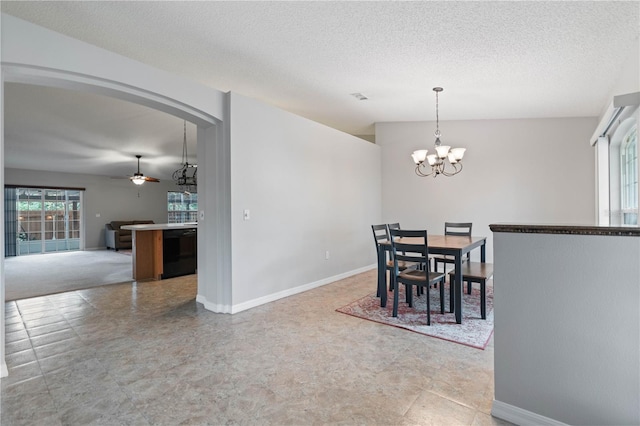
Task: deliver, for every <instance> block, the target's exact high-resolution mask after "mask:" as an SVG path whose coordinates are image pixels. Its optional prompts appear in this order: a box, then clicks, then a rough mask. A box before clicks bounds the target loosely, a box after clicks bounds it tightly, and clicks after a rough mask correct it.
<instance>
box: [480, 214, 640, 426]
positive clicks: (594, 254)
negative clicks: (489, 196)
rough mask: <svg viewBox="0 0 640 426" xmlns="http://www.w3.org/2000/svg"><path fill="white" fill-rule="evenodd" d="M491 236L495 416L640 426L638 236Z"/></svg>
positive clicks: (498, 230)
mask: <svg viewBox="0 0 640 426" xmlns="http://www.w3.org/2000/svg"><path fill="white" fill-rule="evenodd" d="M490 228H491V230H492V231H493V233H494V309H495V311H494V312H495V360H494V368H495V400H494V403H493V409H492V414H493V415H494V416H496V417H499V418H502V419H505V420H509V421H511V422H514V423H517V424H564V423H566V424H581V425H604V424H640V404H639V403H638V402H639V401H640V228H638V227H602V226H576V225H491V226H490Z"/></svg>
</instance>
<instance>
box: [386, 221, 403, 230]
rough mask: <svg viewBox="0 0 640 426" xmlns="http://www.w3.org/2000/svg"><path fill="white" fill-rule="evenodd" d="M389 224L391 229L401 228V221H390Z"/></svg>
mask: <svg viewBox="0 0 640 426" xmlns="http://www.w3.org/2000/svg"><path fill="white" fill-rule="evenodd" d="M387 226H388V227H389V229H400V223H399V222H396V223H390V224H388V225H387Z"/></svg>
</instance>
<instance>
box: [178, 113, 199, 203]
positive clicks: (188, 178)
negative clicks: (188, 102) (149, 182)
mask: <svg viewBox="0 0 640 426" xmlns="http://www.w3.org/2000/svg"><path fill="white" fill-rule="evenodd" d="M173 180H174V181H175V182H176V185H178V188H180V191H182V192H185V193H192V192H198V165H197V164H191V163H189V161H188V155H187V122H186V121H185V122H184V139H183V141H182V167H180V168H179V169H178V170H176V171H175V172H173Z"/></svg>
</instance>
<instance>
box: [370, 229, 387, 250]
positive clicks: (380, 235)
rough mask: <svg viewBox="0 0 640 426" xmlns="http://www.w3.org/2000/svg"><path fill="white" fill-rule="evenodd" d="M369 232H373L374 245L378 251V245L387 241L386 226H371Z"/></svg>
mask: <svg viewBox="0 0 640 426" xmlns="http://www.w3.org/2000/svg"><path fill="white" fill-rule="evenodd" d="M371 230H372V231H373V240H374V242H375V243H376V249H378V248H379V247H378V245H379V244H380V243H382V242H385V241H389V231H388V230H387V225H386V224H382V225H371Z"/></svg>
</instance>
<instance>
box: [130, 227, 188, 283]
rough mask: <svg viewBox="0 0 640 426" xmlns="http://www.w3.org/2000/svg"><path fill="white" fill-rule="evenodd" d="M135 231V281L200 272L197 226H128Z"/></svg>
mask: <svg viewBox="0 0 640 426" xmlns="http://www.w3.org/2000/svg"><path fill="white" fill-rule="evenodd" d="M122 228H123V229H129V230H131V231H132V232H131V234H132V249H133V253H132V258H133V279H134V280H136V281H147V280H161V279H164V278H171V277H177V276H180V275H188V274H194V273H195V272H196V266H197V265H196V258H197V242H196V236H197V229H198V224H197V223H157V224H144V225H127V226H123V227H122Z"/></svg>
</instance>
